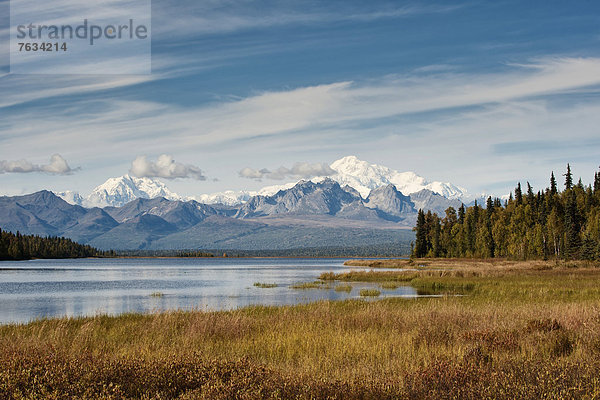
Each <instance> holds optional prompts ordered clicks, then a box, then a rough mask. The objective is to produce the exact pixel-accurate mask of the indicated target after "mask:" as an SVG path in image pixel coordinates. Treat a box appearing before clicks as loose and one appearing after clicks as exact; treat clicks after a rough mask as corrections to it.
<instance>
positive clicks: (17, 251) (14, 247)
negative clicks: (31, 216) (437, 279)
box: [0, 229, 104, 260]
mask: <svg viewBox="0 0 600 400" xmlns="http://www.w3.org/2000/svg"><path fill="white" fill-rule="evenodd" d="M99 256H104V253H103V252H101V251H99V250H97V249H95V248H93V247H91V246H86V245H81V244H79V243H76V242H74V241H72V240H70V239H66V238H63V237H42V236H37V235H22V234H21V233H19V232H17V233H12V232H7V231H2V229H0V260H31V259H33V258H84V257H99Z"/></svg>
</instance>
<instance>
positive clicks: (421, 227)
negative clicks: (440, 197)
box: [414, 209, 427, 258]
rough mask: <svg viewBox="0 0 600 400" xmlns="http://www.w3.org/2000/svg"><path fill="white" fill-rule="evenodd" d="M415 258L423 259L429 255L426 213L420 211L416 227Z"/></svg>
mask: <svg viewBox="0 0 600 400" xmlns="http://www.w3.org/2000/svg"><path fill="white" fill-rule="evenodd" d="M415 231H416V235H415V236H416V238H415V249H414V251H415V254H414V255H415V257H417V258H422V257H425V256H426V255H427V231H426V226H425V213H424V212H423V210H422V209H419V213H418V214H417V226H416V227H415Z"/></svg>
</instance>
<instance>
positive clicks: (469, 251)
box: [412, 164, 600, 260]
mask: <svg viewBox="0 0 600 400" xmlns="http://www.w3.org/2000/svg"><path fill="white" fill-rule="evenodd" d="M563 176H564V177H565V181H564V189H563V190H562V191H561V190H559V188H558V185H557V182H556V177H555V176H554V172H552V174H551V176H550V186H549V187H547V188H546V189H544V190H540V191H537V192H535V191H534V190H533V188H532V187H531V185H530V184H529V182H527V187H526V188H522V187H521V183H518V185H517V187H516V188H515V190H514V192H511V194H510V197H509V198H508V200H505V201H502V200H501V199H499V198H492V197H488V199H487V202H486V204H485V206H480V205H479V204H477V202H475V204H474V205H473V206H472V207H465V205H464V204H463V205H461V207H460V208H459V209H458V210H455V209H454V208H453V207H450V208H448V209H447V210H446V215H445V216H443V217H440V216H438V215H437V214H432V213H431V211H428V212H427V213H425V212H424V211H423V210H419V213H418V216H417V224H416V226H415V228H414V231H415V232H416V238H415V242H414V244H413V248H412V255H413V256H414V257H469V258H494V257H502V258H513V259H521V260H525V259H548V258H556V259H583V260H599V259H600V173H599V172H596V173H595V174H594V182H593V183H592V184H589V185H584V184H583V183H582V181H581V178H580V179H579V181H578V183H576V184H574V182H573V174H572V171H571V166H570V165H569V164H567V171H566V173H565V174H564V175H563Z"/></svg>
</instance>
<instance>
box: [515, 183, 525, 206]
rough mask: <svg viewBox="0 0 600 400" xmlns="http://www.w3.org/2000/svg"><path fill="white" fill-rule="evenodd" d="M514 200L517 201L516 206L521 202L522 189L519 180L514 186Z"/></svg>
mask: <svg viewBox="0 0 600 400" xmlns="http://www.w3.org/2000/svg"><path fill="white" fill-rule="evenodd" d="M515 201H516V202H517V206H520V205H521V204H523V191H522V190H521V182H519V184H518V185H517V187H516V188H515Z"/></svg>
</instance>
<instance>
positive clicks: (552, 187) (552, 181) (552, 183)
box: [550, 171, 558, 196]
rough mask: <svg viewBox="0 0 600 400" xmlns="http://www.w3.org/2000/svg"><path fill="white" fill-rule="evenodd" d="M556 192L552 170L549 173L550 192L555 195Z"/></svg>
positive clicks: (556, 187)
mask: <svg viewBox="0 0 600 400" xmlns="http://www.w3.org/2000/svg"><path fill="white" fill-rule="evenodd" d="M557 193H558V186H556V178H555V177H554V171H552V175H550V194H551V195H553V196H554V195H555V194H557Z"/></svg>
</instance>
